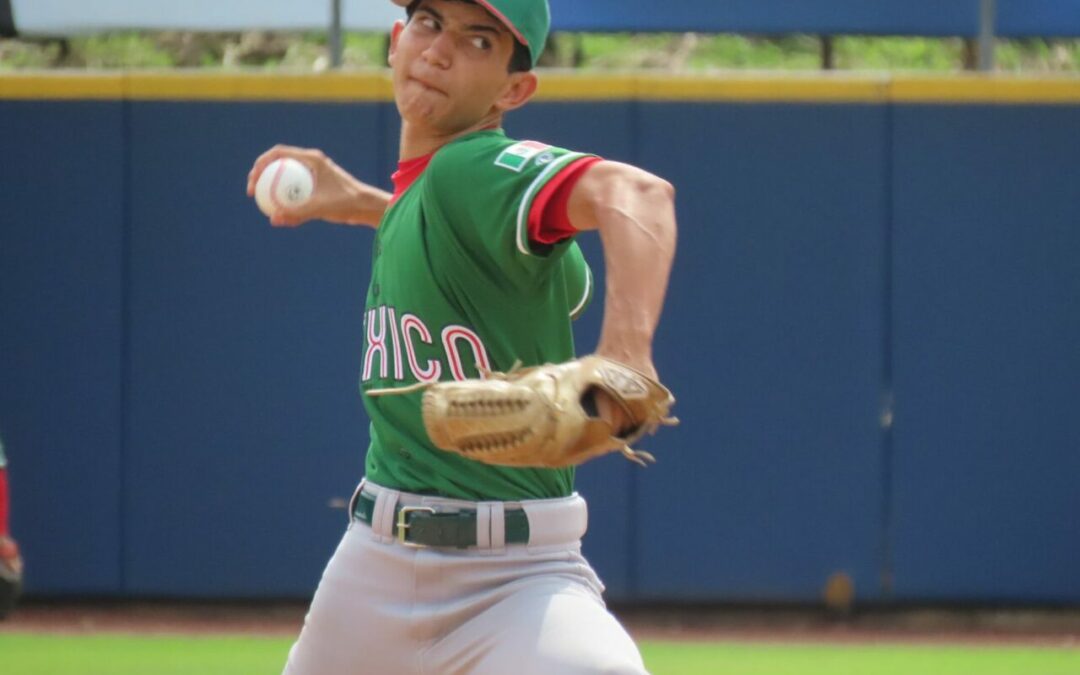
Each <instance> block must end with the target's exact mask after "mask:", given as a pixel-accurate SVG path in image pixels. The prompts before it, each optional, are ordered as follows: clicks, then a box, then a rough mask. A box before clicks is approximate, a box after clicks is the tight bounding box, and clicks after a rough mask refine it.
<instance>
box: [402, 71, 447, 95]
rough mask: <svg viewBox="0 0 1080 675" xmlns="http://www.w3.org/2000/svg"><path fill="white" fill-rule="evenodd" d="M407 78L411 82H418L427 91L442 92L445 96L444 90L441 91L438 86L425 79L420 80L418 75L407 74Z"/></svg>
mask: <svg viewBox="0 0 1080 675" xmlns="http://www.w3.org/2000/svg"><path fill="white" fill-rule="evenodd" d="M409 79H410V80H412V81H413V82H415V83H417V84H419V85H420V86H421V87H423V88H424V89H427V90H428V91H433V92H435V93H436V94H442V95H443V96H446V92H445V91H443V90H442V89H439V88H438V87H436V86H434V85H433V84H431V83H429V82H427V81H426V80H422V79H420V78H419V77H414V76H409Z"/></svg>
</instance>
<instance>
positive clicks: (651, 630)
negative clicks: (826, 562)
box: [0, 601, 1080, 649]
mask: <svg viewBox="0 0 1080 675" xmlns="http://www.w3.org/2000/svg"><path fill="white" fill-rule="evenodd" d="M306 609H307V606H306V604H305V603H296V602H281V603H266V602H260V603H254V602H253V603H193V602H85V603H70V602H65V603H58V602H43V601H37V602H30V603H24V604H23V605H21V606H20V607H19V608H18V609H17V610H16V611H15V612H14V613H13V614H12V615H11V616H10V617H8V619H7V620H6V621H3V622H0V634H4V633H41V634H54V635H55V634H64V635H80V634H82V635H85V634H100V633H116V634H143V635H246V636H270V637H292V636H295V635H296V634H297V633H298V632H299V630H300V627H301V625H302V624H303V620H304V613H305V611H306ZM614 611H615V613H616V614H617V615H618V616H619V617H620V619H622V621H623V622H624V623H625V624H626V626H627V628H628V629H629V631H630V632H631V634H633V635H634V637H635V638H638V639H666V640H686V641H724V642H767V643H777V644H784V643H786V644H791V643H799V644H815V643H822V644H912V645H918V644H927V645H968V646H1005V645H1011V646H1032V647H1049V648H1060V649H1080V610H1046V609H1038V610H1018V609H1008V610H1001V609H964V610H957V609H925V608H922V609H920V608H908V609H887V610H881V609H879V610H860V611H855V612H852V613H850V614H846V615H838V614H831V613H828V612H825V611H823V610H820V609H815V608H789V609H784V608H764V609H763V608H754V607H749V608H747V607H738V608H732V607H685V606H670V607H655V606H652V607H640V606H634V607H615V608H614Z"/></svg>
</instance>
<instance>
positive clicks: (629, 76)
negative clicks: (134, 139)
mask: <svg viewBox="0 0 1080 675" xmlns="http://www.w3.org/2000/svg"><path fill="white" fill-rule="evenodd" d="M392 96H393V91H392V88H391V83H390V77H389V75H388V73H386V72H385V71H370V72H352V73H322V74H314V73H234V72H216V73H215V72H207V71H197V72H183V71H170V72H160V73H157V72H146V71H125V72H118V73H111V74H102V73H95V74H86V73H80V72H73V71H67V72H65V71H60V72H53V71H48V72H31V73H26V72H17V73H5V74H0V99H9V100H12V99H27V100H180V101H312V102H314V101H339V102H349V101H362V102H363V101H367V102H371V101H389V100H391V99H392ZM537 100H539V101H626V100H637V101H702V102H710V101H716V102H723V101H726V102H747V103H755V102H778V103H785V102H805V103H886V102H897V103H929V104H934V103H943V104H1078V103H1080V78H1076V77H1020V76H1011V75H975V74H966V73H965V74H955V75H942V76H939V75H934V76H917V75H887V74H877V75H875V74H858V73H839V74H838V73H834V72H833V73H828V72H817V71H815V72H811V73H806V74H801V73H783V74H763V73H760V72H758V73H745V72H722V73H716V74H709V75H666V74H657V73H610V74H603V75H600V74H595V73H590V74H576V73H570V72H563V71H549V72H541V76H540V90H539V92H538V94H537Z"/></svg>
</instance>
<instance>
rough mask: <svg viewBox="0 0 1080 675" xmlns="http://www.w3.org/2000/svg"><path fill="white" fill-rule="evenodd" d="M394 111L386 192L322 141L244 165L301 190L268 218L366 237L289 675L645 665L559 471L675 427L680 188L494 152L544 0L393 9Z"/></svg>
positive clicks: (540, 38)
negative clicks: (356, 358) (346, 464)
mask: <svg viewBox="0 0 1080 675" xmlns="http://www.w3.org/2000/svg"><path fill="white" fill-rule="evenodd" d="M394 1H395V2H397V3H398V4H400V5H403V6H406V14H407V19H406V20H404V21H399V22H397V23H396V24H395V25H394V27H393V30H392V33H391V43H390V56H389V61H390V66H391V68H392V73H393V86H394V98H395V102H396V104H397V109H398V111H399V113H400V115H401V120H402V127H401V139H400V161H399V165H398V170H397V172H396V173H395V174H394V175H393V177H392V180H393V186H394V191H393V193H392V194H391V193H387V192H384V191H382V190H380V189H378V188H376V187H373V186H370V185H366V184H364V183H361V182H360V181H358V180H357V179H355V178H354V177H352V176H351V175H349V174H348V173H346V172H345V171H344V170H342V169H341V168H340V167H338V166H337V165H336V164H335V163H334V162H333V161H332V160H331V159H329V158H328V157H326V156H325V155H324V154H323V153H322V152H320V151H318V150H311V149H302V148H293V147H285V146H277V147H275V148H273V149H271V150H270V151H268V152H266V153H264V154H263V155H262V156H261V157H259V158H258V159H257V160H256V161H255V164H254V166H253V167H252V170H251V173H250V175H249V177H248V193H249V195H253V194H254V190H255V185H256V183H257V182H258V179H259V176H260V174H261V173H262V171H263V169H264V168H265V167H266V166H267V165H269V164H270V163H271V162H272V161H274V160H276V159H279V158H282V157H291V158H294V159H297V160H299V161H301V162H303V163H304V164H305V165H306V166H307V167H308V168H309V169H310V170H311V172H312V173H313V174H314V176H315V181H314V182H315V186H316V189H315V191H314V194H313V195H312V197H311V198H310V199H309V200H308V201H307V202H305V203H303V204H301V205H299V206H294V207H281V208H278V209H276V210H275V211H274V212H273V214H272V216H271V224H272V225H274V226H279V227H281V226H295V225H299V224H301V223H303V222H305V221H307V220H310V219H313V218H321V219H324V220H329V221H331V222H337V223H342V224H347V225H358V226H367V227H372V228H375V238H374V244H373V250H372V278H371V284H370V286H369V288H368V293H367V299H366V309H365V312H366V313H365V324H364V341H363V358H362V361H361V363H362V366H361V373H360V381H361V389H362V392H363V400H364V405H365V408H366V410H367V412H368V414H369V416H370V419H371V445H370V447H369V448H368V452H367V457H366V466H365V476H364V478H363V480H362V481H361V483H360V485H359V486H358V488H357V490H356V493H355V494H354V496H353V499H352V501H351V503H350V514H351V521H350V525H349V528H348V530H347V531H346V533H345V535H344V537H343V538H342V541H341V543H340V545H339V546H338V549H337V551H336V552H335V554H334V556H333V558H332V559H331V560H330V562H329V563H328V565H327V567H326V570H325V572H324V574H323V577H322V580H321V582H320V584H319V588H318V590H317V591H316V593H315V597H314V599H313V601H312V604H311V608H310V611H309V612H308V615H307V618H306V620H305V624H304V628H303V630H302V632H301V634H300V636H299V638H298V640H297V642H296V643H295V645H294V646H293V648H292V650H291V652H290V655H289V659H288V663H287V665H286V667H285V672H286V673H287V674H289V675H315V674H326V675H328V674H344V673H373V674H377V675H391V674H395V673H402V674H405V673H417V674H419V673H429V674H435V675H447V674H451V673H491V674H495V675H507V674H508V673H514V674H515V675H526V674H529V673H537V674H539V673H544V674H550V673H559V674H573V673H628V674H629V673H635V674H636V673H644V672H645V670H644V666H643V664H642V660H641V656H640V654H639V652H638V650H637V648H636V646H635V645H634V643H633V641H632V640H631V639H630V637H629V636H628V635H627V633H626V631H625V630H624V629H623V627H622V626H621V625H620V624H619V623H618V621H617V620H616V619H615V618H614V617H613V616H612V615H611V614H610V613H609V612H608V611H607V609H606V607H605V605H604V602H603V600H602V597H601V594H602V591H603V587H602V585H601V583H600V580H599V579H598V578H597V576H596V574H595V573H594V572H593V570H592V568H591V567H590V566H589V564H588V563H587V562H586V561H585V559H584V558H583V557H582V556H581V553H580V549H581V537H582V536H583V535H584V534H585V530H586V524H587V514H586V506H585V502H584V500H583V499H582V498H581V497H580V496H579V495H578V494H577V493H575V492H574V466H576V465H577V464H580V463H581V462H582V461H585V460H587V459H589V458H591V457H595V456H597V455H600V454H603V453H607V452H619V453H622V454H623V455H624V456H626V457H627V458H629V459H632V460H634V461H637V462H639V463H644V462H646V461H648V460H650V459H651V457H650V456H648V455H647V454H646V453H642V452H638V451H635V450H633V449H632V447H631V445H632V444H633V442H634V441H636V440H637V439H638V438H639V437H640V436H641V435H642V434H644V433H649V432H653V431H655V430H656V429H657V428H658V427H659V426H660V425H662V424H668V423H673V420H672V419H671V418H669V417H668V410H669V408H670V406H671V405H672V404H673V402H674V399H673V397H672V395H671V393H670V392H669V391H668V390H667V389H666V388H664V387H663V386H662V385H660V384H659V382H658V381H657V376H656V370H655V368H654V366H653V361H652V340H653V334H654V331H655V328H656V325H657V321H658V319H659V316H660V313H661V308H662V305H663V301H664V295H665V292H666V288H667V282H668V275H669V271H670V268H671V264H672V259H673V256H674V253H675V239H676V237H675V232H676V226H675V208H674V191H673V188H672V187H671V185H669V184H668V183H667V182H665V181H664V180H662V179H660V178H657V177H656V176H653V175H651V174H649V173H647V172H645V171H643V170H641V169H638V168H635V167H633V166H629V165H626V164H621V163H617V162H612V161H606V160H603V159H601V158H599V157H596V156H594V155H592V154H589V153H587V152H577V151H572V150H569V149H565V148H560V147H555V146H552V145H549V144H547V143H544V142H541V141H536V140H517V139H512V138H508V137H507V135H506V134H505V133H504V132H503V130H502V121H503V117H504V115H505V114H506V113H508V112H510V111H512V110H514V109H516V108H519V107H521V106H523V105H525V104H526V103H527V102H528V101H529V100H530V99H531V98H532V96H533V94H534V93H535V91H536V89H537V82H538V80H537V75H536V74H535V73H534V71H533V68H534V66H535V65H536V61H537V59H538V57H539V56H540V53H541V50H542V49H543V47H544V43H545V41H546V40H547V35H548V30H549V25H550V15H549V8H548V3H547V0H415V1H414V2H410V3H407V2H405V0H394ZM588 230H596V231H598V232H599V236H600V238H601V242H602V244H603V247H604V255H605V261H606V279H605V280H606V288H607V294H606V297H605V299H604V316H603V327H602V333H601V337H600V342H599V344H598V345H597V346H596V349H595V353H593V354H592V355H590V356H587V357H585V358H581V359H576V358H575V353H574V344H573V338H572V332H571V321H572V320H573V318H574V317H576V316H577V315H578V314H580V313H581V312H582V311H584V309H585V307H586V306H587V305H588V304H589V301H590V298H591V296H592V289H593V279H592V277H591V273H590V271H589V268H588V266H587V264H586V262H585V260H584V258H583V256H582V254H581V251H580V249H579V248H578V246H577V244H576V243H575V237H576V236H578V235H579V233H581V232H585V231H588Z"/></svg>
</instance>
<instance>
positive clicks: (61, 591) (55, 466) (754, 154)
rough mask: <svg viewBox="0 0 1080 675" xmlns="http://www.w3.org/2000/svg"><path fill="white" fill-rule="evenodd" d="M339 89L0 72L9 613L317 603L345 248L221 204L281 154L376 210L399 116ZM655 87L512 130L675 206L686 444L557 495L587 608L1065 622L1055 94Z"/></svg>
mask: <svg viewBox="0 0 1080 675" xmlns="http://www.w3.org/2000/svg"><path fill="white" fill-rule="evenodd" d="M352 78H353V79H351V80H350V79H349V76H345V77H343V78H338V79H333V78H330V79H327V80H318V79H316V78H312V79H310V80H307V81H305V82H306V83H304V84H301V85H297V84H296V82H292V83H291V84H290V83H288V82H283V83H281V84H280V86H279V84H278V83H277V81H275V80H272V79H269V78H258V77H255V76H252V77H250V78H243V77H240V78H235V79H234V81H232V85H230V86H233V85H235V86H234V88H233V89H232V91H233V92H234V93H232V94H226V95H225V98H223V99H222V98H219V97H221V96H222V94H221V91H222V87H221V86H220V81H218V80H215V79H214V78H213V77H205V76H193V77H190V78H176V79H173V78H164V77H163V78H161V81H159V82H155V81H151V80H153V78H152V76H150V77H147V78H144V81H142V83H141V85H140V84H139V82H137V81H134V80H131V81H129V80H127V79H123V78H122V77H119V76H118V77H116V78H109V77H100V78H97V79H93V78H90V79H78V78H67V79H64V78H44V77H42V78H37V79H34V78H17V77H11V76H8V77H6V78H3V77H0V147H2V148H3V149H4V157H3V162H0V202H2V205H3V208H2V210H0V432H2V434H3V438H4V441H5V444H6V446H7V450H8V457H9V460H10V476H11V482H12V492H13V505H12V511H13V530H14V533H15V534H16V536H17V537H18V538H19V540H20V541H21V542H22V544H23V547H24V552H25V557H26V561H27V588H28V591H29V592H30V593H33V594H37V595H43V596H70V595H95V596H117V597H199V598H225V597H230V598H234V597H251V598H260V597H275V598H278V597H301V598H302V597H307V596H308V595H310V593H311V592H312V591H313V589H314V587H315V585H316V583H317V581H318V578H319V574H320V572H321V570H322V566H323V565H324V563H325V562H326V560H327V559H328V558H329V556H330V554H331V553H332V551H333V548H334V546H335V545H336V543H337V540H338V538H339V536H340V535H341V533H342V531H343V528H344V526H345V523H346V516H345V513H344V511H343V510H341V508H340V503H341V501H342V500H344V499H347V497H348V495H349V494H350V492H351V490H352V488H353V486H354V485H355V483H356V481H357V480H358V479H359V478H360V475H361V471H362V466H363V452H364V448H365V446H366V443H367V429H366V424H367V422H366V418H365V415H364V413H363V410H362V406H361V403H360V398H359V394H358V387H357V380H358V371H359V357H360V353H359V350H360V345H361V327H362V322H363V316H362V309H363V300H364V295H365V290H366V282H367V277H368V274H369V265H368V261H369V246H370V243H371V232H370V231H368V230H365V229H362V228H356V229H353V228H348V227H340V226H330V225H326V224H311V225H308V226H305V227H302V228H299V229H282V230H277V229H271V228H270V227H269V226H268V225H267V223H266V220H265V218H263V217H262V216H261V214H260V213H259V212H258V211H257V210H256V208H255V206H254V204H253V203H252V202H251V201H250V200H249V199H248V198H247V197H246V195H245V194H244V184H245V179H246V174H247V171H248V169H249V167H250V165H251V162H252V160H253V159H254V158H255V157H256V156H257V155H258V154H259V153H260V152H262V151H263V150H265V149H266V148H268V147H269V146H271V145H273V144H274V143H277V142H285V143H291V144H297V145H307V146H316V147H320V148H323V149H324V150H325V151H326V152H327V153H328V154H330V155H331V156H333V157H335V158H336V159H337V160H338V161H339V163H341V164H342V165H343V166H344V167H345V168H346V169H348V170H349V171H351V172H353V173H354V174H355V175H357V176H358V177H359V178H361V179H363V180H366V181H369V182H374V183H377V184H380V185H387V184H388V175H389V172H390V171H391V170H392V167H393V165H394V162H395V161H396V149H397V129H398V125H397V118H396V114H395V111H394V109H393V106H392V104H390V103H389V102H388V100H387V98H386V93H385V91H386V90H385V82H384V81H382V80H381V79H380V78H378V77H377V76H364V75H358V76H352ZM343 83H344V84H343ZM137 85H138V86H137ZM140 86H141V87H142V88H141V89H140ZM680 86H682V87H684V88H683V89H681V90H680V89H679V87H680ZM666 87H667V88H666V89H663V88H662V87H661V88H657V87H650V86H646V85H644V84H643V85H640V86H635V87H629V86H628V85H627V83H626V82H625V81H616V80H610V81H608V80H602V79H595V80H592V81H591V84H590V83H586V86H584V87H583V86H582V83H581V82H580V81H578V82H570V81H569V80H561V79H560V78H558V77H553V78H551V79H550V80H549V81H548V82H547V84H546V85H545V89H544V91H545V92H546V93H547V98H545V99H543V100H540V101H538V102H536V103H534V104H532V105H531V106H529V107H527V108H526V109H524V110H522V111H520V112H518V113H515V114H513V115H512V116H511V117H510V118H509V120H508V129H509V132H510V133H511V134H512V135H515V136H519V137H528V138H535V139H542V140H546V141H549V142H553V143H558V144H561V145H565V146H569V147H574V148H578V149H586V150H591V151H594V152H598V153H600V154H602V155H603V156H605V157H608V158H611V159H616V160H623V161H629V162H633V163H636V164H639V165H641V166H643V167H644V168H646V169H649V170H651V171H654V172H656V173H658V174H660V175H662V176H664V177H666V178H668V179H669V180H671V181H672V182H673V183H674V184H675V185H676V187H677V189H678V212H679V222H680V246H679V254H678V259H677V263H676V267H675V272H674V275H673V278H672V281H671V290H670V294H669V302H668V306H667V309H666V313H665V315H664V318H663V321H662V324H661V328H660V332H659V335H658V338H657V345H656V349H657V354H656V359H657V365H658V368H659V370H660V373H661V374H662V375H663V377H664V379H665V380H666V381H667V383H668V384H670V385H671V387H672V388H673V389H674V391H675V392H676V394H677V396H678V397H679V403H678V406H677V412H678V414H679V416H680V417H681V418H682V419H683V424H682V426H680V427H678V428H675V429H670V430H664V431H663V432H662V433H661V434H660V435H659V436H658V437H657V438H655V439H652V440H650V441H649V442H648V443H646V445H645V447H646V448H648V449H650V450H652V451H653V452H654V453H655V454H656V455H657V456H658V457H659V460H660V461H659V463H658V464H656V465H655V466H653V467H650V468H648V469H640V468H638V467H636V466H634V465H631V464H630V463H628V462H626V461H625V460H623V459H621V458H619V457H615V456H612V457H607V458H603V459H601V460H598V461H596V462H593V463H591V464H589V465H587V466H586V467H585V468H583V469H582V470H581V472H580V480H579V488H580V490H581V491H582V492H583V493H584V494H585V495H586V496H587V497H588V498H589V502H590V511H591V526H590V532H589V534H588V536H587V538H586V552H587V554H588V555H589V557H590V558H591V559H592V560H593V562H594V564H595V565H596V567H597V568H598V570H599V571H600V573H601V576H602V577H603V578H604V580H605V582H606V583H607V585H608V589H609V594H610V596H611V597H612V598H615V599H623V600H693V601H739V602H744V601H749V602H759V601H760V602H771V601H781V602H787V601H795V602H812V601H816V600H817V599H818V598H820V596H821V593H822V589H823V587H824V585H825V583H826V580H827V579H828V578H829V577H830V576H831V575H833V574H836V573H843V574H847V575H849V576H850V578H851V579H852V580H853V581H854V583H855V587H856V589H857V595H858V598H859V599H860V600H863V601H892V600H896V601H978V602H1050V603H1075V602H1078V601H1080V565H1078V564H1077V563H1078V561H1080V537H1077V536H1076V531H1075V526H1074V525H1073V524H1072V521H1071V518H1070V517H1069V516H1070V515H1071V514H1075V513H1078V512H1080V496H1078V494H1080V492H1078V490H1077V489H1076V482H1077V477H1078V476H1080V453H1078V452H1077V450H1078V449H1080V431H1078V427H1077V426H1076V424H1075V421H1074V417H1075V411H1076V410H1077V409H1078V408H1080V385H1078V384H1077V383H1080V350H1078V349H1077V345H1078V344H1080V263H1078V261H1080V227H1077V225H1078V221H1080V210H1078V209H1077V199H1076V196H1077V188H1076V186H1077V185H1080V161H1078V159H1077V158H1080V84H1077V83H1075V82H1071V81H1069V82H1061V81H1058V82H1052V81H1051V82H1042V83H1032V82H1024V81H1020V80H1016V81H1010V80H996V81H987V80H980V79H977V78H975V79H957V80H943V81H939V82H936V83H934V82H929V83H927V82H916V81H904V80H895V81H893V80H885V81H861V80H858V79H853V80H850V81H847V80H843V79H839V80H838V79H837V78H824V77H823V78H820V79H815V78H810V79H807V78H799V79H792V80H785V79H770V80H761V81H756V82H755V81H748V80H742V81H741V82H734V83H732V82H726V81H722V80H717V81H710V80H691V81H683V82H682V84H681V85H680V84H679V83H674V84H671V83H669V84H668V85H666ZM654 89H655V91H654ZM661 89H663V90H662V91H661ZM583 90H588V91H589V93H590V96H589V100H573V97H574V94H573V92H580V91H583ZM140 91H142V92H147V93H144V94H140V93H139V92H140ZM275 91H281V92H285V93H283V94H281V95H280V96H277V95H275V94H274V92H275ZM350 91H351V92H355V95H352V94H350V93H349V92H350ZM627 91H631V92H638V93H630V94H627V93H626V92H627ZM244 92H247V93H244ZM664 92H666V93H664ZM943 92H944V93H943ZM267 97H269V99H268V98H267ZM260 99H262V100H260ZM565 99H570V100H565ZM583 244H584V246H585V249H586V252H587V254H588V255H589V257H590V259H591V261H592V262H593V263H594V265H595V267H596V269H597V272H598V274H597V276H598V278H599V279H600V280H602V276H603V275H602V256H601V251H600V248H599V245H598V242H597V240H596V238H595V237H592V236H586V237H583ZM601 297H602V289H600V291H598V293H597V298H601ZM600 315H601V303H600V302H596V303H595V304H594V306H593V307H592V308H591V310H590V311H589V312H588V314H587V315H586V317H585V318H583V319H582V320H581V322H580V325H579V326H578V329H579V330H578V339H579V347H580V349H581V350H582V351H588V350H589V349H590V348H591V347H592V346H593V345H594V344H595V340H596V337H597V334H598V330H599V322H600Z"/></svg>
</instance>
